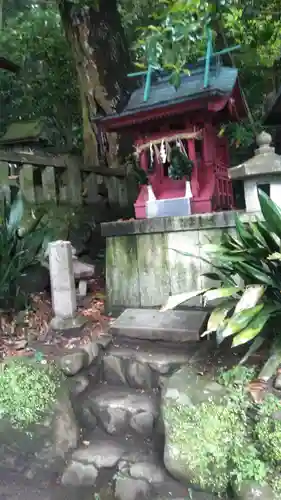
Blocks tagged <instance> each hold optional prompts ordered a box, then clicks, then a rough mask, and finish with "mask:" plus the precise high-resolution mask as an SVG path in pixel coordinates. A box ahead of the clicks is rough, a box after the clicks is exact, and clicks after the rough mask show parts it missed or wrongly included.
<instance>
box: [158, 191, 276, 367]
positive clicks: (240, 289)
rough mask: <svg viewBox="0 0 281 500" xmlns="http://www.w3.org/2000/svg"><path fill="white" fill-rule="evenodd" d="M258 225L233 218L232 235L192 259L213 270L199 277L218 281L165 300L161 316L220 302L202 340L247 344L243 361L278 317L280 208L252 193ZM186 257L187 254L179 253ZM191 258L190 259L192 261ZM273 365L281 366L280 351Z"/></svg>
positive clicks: (235, 344)
mask: <svg viewBox="0 0 281 500" xmlns="http://www.w3.org/2000/svg"><path fill="white" fill-rule="evenodd" d="M258 196H259V201H260V207H261V212H262V215H263V220H260V219H259V218H256V220H255V221H248V222H243V221H242V220H241V218H240V217H239V216H238V215H236V216H235V229H236V234H235V235H233V234H229V233H227V232H225V233H223V235H222V238H221V242H220V243H219V244H216V245H215V244H208V245H205V246H204V247H203V251H205V255H206V257H198V258H199V259H201V260H203V261H205V262H207V263H208V264H209V265H211V266H212V267H213V269H214V272H212V273H206V274H205V276H207V277H208V278H210V279H212V280H215V281H217V282H218V287H210V288H207V289H203V290H197V291H194V292H188V293H181V294H178V295H175V296H171V297H169V300H168V302H167V304H166V305H165V306H164V307H163V308H162V310H163V311H165V310H167V309H173V308H175V307H177V306H179V305H180V304H182V303H184V302H186V301H188V300H189V299H191V298H193V297H195V296H199V295H201V296H202V297H203V299H204V302H205V304H206V303H208V302H212V301H214V300H217V299H220V305H219V306H218V307H216V308H214V310H213V312H212V314H211V315H210V318H209V321H208V325H207V330H206V332H204V333H203V336H204V335H207V334H210V333H212V332H215V333H216V338H217V342H218V344H220V343H221V342H222V341H223V340H224V339H226V338H227V337H232V346H233V347H237V346H240V345H242V344H246V343H250V344H251V345H250V349H249V352H248V354H247V355H246V356H245V357H244V358H243V360H242V362H244V361H245V360H246V359H247V357H248V356H249V355H250V354H251V353H253V352H254V351H255V350H256V349H258V348H259V347H260V346H261V345H262V343H263V341H264V339H265V337H266V335H265V333H266V332H267V333H268V331H269V330H270V332H272V331H274V323H273V322H271V324H270V328H267V330H266V327H269V322H270V321H271V320H274V319H276V324H278V323H277V322H278V318H280V316H281V249H280V247H281V209H280V208H279V207H278V206H277V205H276V204H275V203H274V202H273V201H272V200H271V199H270V198H269V197H268V196H267V194H266V193H264V192H263V191H262V190H259V192H258ZM179 253H182V254H183V255H187V256H190V255H191V254H190V253H187V252H179ZM193 257H195V256H193ZM274 355H275V360H274V362H275V364H278V363H280V362H281V349H280V348H279V355H278V359H277V360H276V351H275V354H274Z"/></svg>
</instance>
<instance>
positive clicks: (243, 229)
mask: <svg viewBox="0 0 281 500" xmlns="http://www.w3.org/2000/svg"><path fill="white" fill-rule="evenodd" d="M235 227H236V231H237V234H238V236H239V238H240V240H241V242H242V243H244V245H245V246H246V247H247V248H253V246H254V239H253V236H252V234H251V232H250V231H249V229H248V227H247V225H246V224H245V223H243V222H241V220H240V218H239V216H238V215H237V214H235Z"/></svg>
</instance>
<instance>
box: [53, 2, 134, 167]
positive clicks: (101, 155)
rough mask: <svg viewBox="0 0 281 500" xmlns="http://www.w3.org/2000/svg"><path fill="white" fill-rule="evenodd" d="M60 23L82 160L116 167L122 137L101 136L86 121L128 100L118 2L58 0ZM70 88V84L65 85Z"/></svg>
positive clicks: (128, 66)
mask: <svg viewBox="0 0 281 500" xmlns="http://www.w3.org/2000/svg"><path fill="white" fill-rule="evenodd" d="M58 4H59V10H60V15H61V19H62V24H63V27H64V30H65V34H66V37H67V39H68V41H69V43H70V45H71V47H72V52H73V56H74V59H75V64H76V68H77V74H78V84H79V87H80V96H81V105H82V117H83V136H84V159H85V161H86V162H87V163H88V164H90V165H95V166H98V165H103V164H104V165H107V166H109V167H112V168H114V167H118V166H119V164H120V159H121V158H122V157H124V155H125V154H126V153H127V152H128V151H126V149H127V148H126V142H124V137H123V138H122V139H121V140H120V138H119V137H118V136H117V135H116V134H108V135H107V136H106V137H105V136H103V134H100V131H99V130H98V128H97V126H96V125H93V122H91V120H92V119H93V118H95V117H96V116H105V115H108V114H110V113H113V112H114V111H116V110H117V111H118V110H119V109H120V107H122V106H123V105H124V104H125V103H126V102H127V99H128V96H129V94H130V90H131V88H130V85H132V82H130V81H129V79H128V78H127V74H128V72H130V70H131V63H130V56H129V50H128V47H127V44H126V39H125V35H124V31H123V28H122V24H121V18H120V15H119V12H118V9H117V0H96V2H94V1H92V2H91V4H90V6H86V5H85V6H83V7H81V5H79V4H77V3H76V4H72V3H71V2H70V1H68V0H58ZM69 84H70V85H72V82H69Z"/></svg>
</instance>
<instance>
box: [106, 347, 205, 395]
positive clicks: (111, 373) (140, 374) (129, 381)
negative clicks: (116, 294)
mask: <svg viewBox="0 0 281 500" xmlns="http://www.w3.org/2000/svg"><path fill="white" fill-rule="evenodd" d="M118 340H119V341H120V342H118ZM204 344H205V342H204ZM201 346H202V343H198V342H193V343H189V344H186V345H181V346H178V345H175V344H170V343H166V342H151V341H137V340H135V341H132V340H128V339H123V341H122V339H121V338H119V339H117V338H115V339H114V344H113V345H111V346H110V347H109V348H108V349H107V352H106V353H105V355H104V358H103V377H104V380H106V381H107V382H108V383H109V384H114V385H127V386H129V387H133V388H137V389H152V388H158V387H159V385H160V379H161V377H162V376H163V375H170V374H171V373H172V372H173V371H175V370H177V369H179V368H180V367H181V366H182V365H183V364H186V363H189V362H191V361H192V359H193V358H194V356H196V354H197V353H198V352H199V350H200V347H201Z"/></svg>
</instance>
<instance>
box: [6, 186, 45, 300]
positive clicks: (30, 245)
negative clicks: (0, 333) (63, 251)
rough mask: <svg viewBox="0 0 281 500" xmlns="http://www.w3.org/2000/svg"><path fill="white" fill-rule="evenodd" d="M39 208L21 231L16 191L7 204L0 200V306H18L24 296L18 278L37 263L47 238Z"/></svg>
mask: <svg viewBox="0 0 281 500" xmlns="http://www.w3.org/2000/svg"><path fill="white" fill-rule="evenodd" d="M43 215H44V212H43V211H41V212H40V213H38V214H37V215H36V216H35V215H34V219H33V220H32V223H31V224H30V225H29V227H28V228H26V229H25V230H24V231H23V230H22V227H21V225H22V223H23V217H24V201H23V199H22V197H21V196H20V195H19V196H18V197H17V198H16V200H15V201H14V202H13V203H12V204H9V203H7V202H6V199H5V198H4V200H3V201H2V202H1V210H0V304H1V308H3V307H4V308H5V307H13V306H15V307H16V306H18V307H20V306H22V305H24V302H25V300H26V299H27V297H25V296H24V293H23V291H22V290H21V288H20V279H21V277H22V276H23V275H24V274H25V273H26V272H27V271H28V270H30V268H32V266H34V265H36V264H38V262H39V260H40V259H41V257H42V256H43V253H44V248H45V246H46V245H47V242H48V231H47V230H46V228H45V227H44V226H42V225H40V222H41V220H42V217H43Z"/></svg>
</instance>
